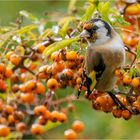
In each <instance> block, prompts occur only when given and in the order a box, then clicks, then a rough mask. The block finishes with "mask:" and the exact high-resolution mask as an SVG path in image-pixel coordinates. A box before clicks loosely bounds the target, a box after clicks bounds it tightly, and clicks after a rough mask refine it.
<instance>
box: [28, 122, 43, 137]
mask: <svg viewBox="0 0 140 140" xmlns="http://www.w3.org/2000/svg"><path fill="white" fill-rule="evenodd" d="M44 132H45V131H44V127H43V126H42V125H40V124H37V123H36V124H33V125H32V127H31V133H32V134H33V135H42V134H44Z"/></svg>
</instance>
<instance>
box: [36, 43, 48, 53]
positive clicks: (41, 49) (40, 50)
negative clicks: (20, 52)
mask: <svg viewBox="0 0 140 140" xmlns="http://www.w3.org/2000/svg"><path fill="white" fill-rule="evenodd" d="M36 47H37V52H38V53H43V51H44V50H45V48H46V47H45V46H44V45H42V44H38V45H37V46H36Z"/></svg>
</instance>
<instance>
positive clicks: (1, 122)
mask: <svg viewBox="0 0 140 140" xmlns="http://www.w3.org/2000/svg"><path fill="white" fill-rule="evenodd" d="M0 124H5V125H6V124H7V119H6V118H5V117H0Z"/></svg>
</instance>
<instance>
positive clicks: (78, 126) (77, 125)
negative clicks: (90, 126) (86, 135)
mask: <svg viewBox="0 0 140 140" xmlns="http://www.w3.org/2000/svg"><path fill="white" fill-rule="evenodd" d="M83 130H84V124H83V122H82V121H79V120H75V121H74V122H73V123H72V126H71V129H68V130H65V132H64V136H65V138H66V139H67V140H71V139H76V138H77V133H80V132H82V131H83Z"/></svg>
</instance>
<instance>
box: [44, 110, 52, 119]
mask: <svg viewBox="0 0 140 140" xmlns="http://www.w3.org/2000/svg"><path fill="white" fill-rule="evenodd" d="M43 116H44V118H45V119H46V120H50V119H51V112H50V111H49V110H46V112H45V114H44V115H43Z"/></svg>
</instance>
